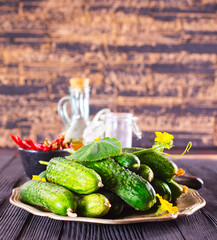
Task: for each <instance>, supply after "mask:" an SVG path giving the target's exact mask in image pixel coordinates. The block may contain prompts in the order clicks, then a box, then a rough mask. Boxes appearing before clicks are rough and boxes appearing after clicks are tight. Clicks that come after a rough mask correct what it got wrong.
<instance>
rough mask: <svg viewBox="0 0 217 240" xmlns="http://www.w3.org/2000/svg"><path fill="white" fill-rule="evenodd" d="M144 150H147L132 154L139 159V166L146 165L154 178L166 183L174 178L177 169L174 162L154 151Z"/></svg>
mask: <svg viewBox="0 0 217 240" xmlns="http://www.w3.org/2000/svg"><path fill="white" fill-rule="evenodd" d="M145 150H147V149H143V150H139V151H136V152H133V154H134V155H136V156H137V157H138V158H139V159H140V161H141V164H146V165H147V166H149V167H150V168H151V169H152V171H153V172H154V176H155V177H156V178H158V179H161V180H163V181H168V180H171V179H172V178H173V177H175V174H176V172H177V170H178V167H177V165H176V164H175V163H174V162H172V161H171V160H169V159H168V158H166V157H164V156H163V155H162V154H159V153H157V152H155V151H145ZM123 151H125V149H123Z"/></svg>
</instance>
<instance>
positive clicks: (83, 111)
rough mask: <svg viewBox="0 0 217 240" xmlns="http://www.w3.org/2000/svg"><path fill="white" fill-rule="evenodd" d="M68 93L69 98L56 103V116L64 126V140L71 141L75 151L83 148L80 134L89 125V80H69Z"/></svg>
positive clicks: (66, 97)
mask: <svg viewBox="0 0 217 240" xmlns="http://www.w3.org/2000/svg"><path fill="white" fill-rule="evenodd" d="M69 93H70V96H65V97H63V98H61V99H60V101H59V102H58V114H59V115H60V118H61V120H62V122H63V123H64V125H65V131H64V132H65V140H69V139H72V148H73V149H74V150H75V151H76V150H77V149H79V148H80V147H82V146H83V138H82V134H83V131H84V129H85V128H86V127H87V125H88V124H89V94H90V87H89V79H88V78H71V79H70V87H69ZM68 104H70V112H71V113H70V114H69V113H68V110H67V109H68V108H67V106H68Z"/></svg>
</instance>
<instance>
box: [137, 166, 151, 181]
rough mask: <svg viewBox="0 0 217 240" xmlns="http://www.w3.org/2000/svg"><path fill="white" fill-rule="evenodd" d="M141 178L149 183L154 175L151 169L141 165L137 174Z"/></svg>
mask: <svg viewBox="0 0 217 240" xmlns="http://www.w3.org/2000/svg"><path fill="white" fill-rule="evenodd" d="M137 173H138V174H139V175H140V176H141V177H143V178H144V179H145V180H147V181H148V182H151V181H152V180H153V178H154V173H153V171H152V170H151V168H150V167H149V166H147V165H145V164H141V165H140V168H139V170H138V172H137Z"/></svg>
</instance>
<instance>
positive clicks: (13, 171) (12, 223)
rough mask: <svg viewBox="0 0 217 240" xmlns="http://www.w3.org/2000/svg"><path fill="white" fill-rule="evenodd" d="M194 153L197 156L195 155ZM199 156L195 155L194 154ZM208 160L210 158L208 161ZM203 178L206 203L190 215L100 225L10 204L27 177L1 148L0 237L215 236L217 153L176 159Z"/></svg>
mask: <svg viewBox="0 0 217 240" xmlns="http://www.w3.org/2000/svg"><path fill="white" fill-rule="evenodd" d="M195 156H196V157H195ZM197 156H198V157H197ZM201 156H204V157H201ZM207 159H209V160H207ZM176 163H177V164H178V166H179V167H182V168H183V169H185V170H186V172H187V173H188V174H191V175H197V176H199V177H201V178H202V179H203V180H204V187H203V188H202V189H200V190H199V193H200V195H201V196H202V197H203V198H205V200H206V202H207V204H206V206H205V207H204V208H202V209H201V210H199V211H197V212H196V213H194V214H193V215H191V216H183V217H179V218H178V219H176V220H171V221H167V222H152V223H139V224H128V225H99V224H88V223H79V222H77V223H76V222H63V221H56V220H52V219H49V218H45V217H38V216H34V215H32V214H30V213H28V212H26V211H25V210H22V209H20V208H18V207H15V206H13V205H11V204H10V203H9V198H10V196H11V191H12V189H13V188H15V187H17V186H20V185H21V184H22V183H24V182H25V181H27V180H28V178H27V177H26V175H25V172H24V169H23V166H22V163H21V160H20V157H19V155H18V153H17V151H16V150H7V149H2V150H0V239H3V240H13V239H27V240H30V239H31V240H32V239H33V240H34V239H36V240H40V239H42V240H48V239H56V240H59V239H61V240H62V239H67V240H68V239H72V240H76V239H79V240H80V239H82V240H89V239H90V240H97V239H98V240H101V239H103V240H113V239H123V240H125V239H133V240H134V239H136V240H137V239H151V240H152V239H159V240H164V239H165V240H172V239H174V240H179V239H187V240H188V239H195V240H200V239H201V240H204V239H207V240H208V239H210V240H212V239H213V240H214V239H215V240H216V239H217V219H216V216H217V155H216V154H214V153H212V154H209V156H208V155H189V157H187V156H186V157H185V159H184V160H178V161H177V162H176Z"/></svg>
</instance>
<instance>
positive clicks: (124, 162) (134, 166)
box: [114, 153, 140, 172]
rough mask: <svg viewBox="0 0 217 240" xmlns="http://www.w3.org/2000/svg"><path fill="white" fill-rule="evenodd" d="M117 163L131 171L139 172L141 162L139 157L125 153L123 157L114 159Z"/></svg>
mask: <svg viewBox="0 0 217 240" xmlns="http://www.w3.org/2000/svg"><path fill="white" fill-rule="evenodd" d="M114 159H115V161H116V162H118V163H119V164H120V165H121V166H124V167H125V168H128V169H129V170H131V171H133V172H134V171H137V170H138V169H139V167H140V160H139V158H138V157H137V156H135V155H133V154H132V153H125V154H122V155H121V156H117V157H115V158H114Z"/></svg>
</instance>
